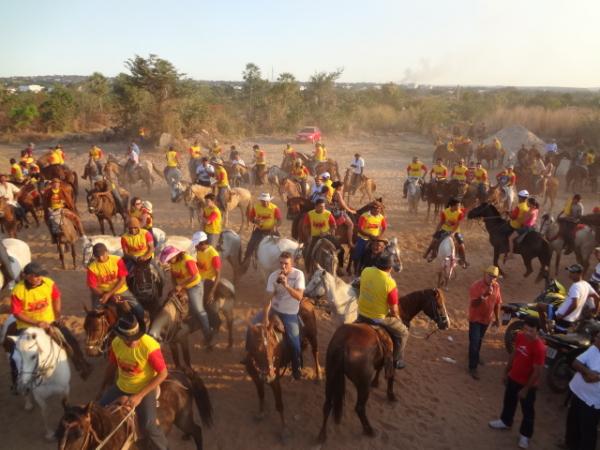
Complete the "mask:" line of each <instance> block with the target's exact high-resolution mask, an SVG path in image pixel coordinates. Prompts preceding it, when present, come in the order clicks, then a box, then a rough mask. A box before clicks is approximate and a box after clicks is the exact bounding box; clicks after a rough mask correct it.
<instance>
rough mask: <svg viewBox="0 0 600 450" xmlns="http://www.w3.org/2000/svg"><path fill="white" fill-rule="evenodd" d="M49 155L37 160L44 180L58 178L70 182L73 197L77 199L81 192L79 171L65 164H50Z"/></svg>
mask: <svg viewBox="0 0 600 450" xmlns="http://www.w3.org/2000/svg"><path fill="white" fill-rule="evenodd" d="M48 157H49V155H44V156H42V157H41V158H40V159H38V161H37V165H38V166H39V167H40V174H41V175H42V178H43V179H44V180H52V179H53V178H58V179H59V180H61V181H64V182H65V183H68V184H69V185H70V186H71V187H72V188H73V198H74V199H76V198H77V195H78V194H79V179H78V176H77V172H75V171H74V170H71V169H69V168H68V167H66V166H64V165H59V164H52V165H48Z"/></svg>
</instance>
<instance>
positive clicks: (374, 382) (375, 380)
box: [371, 285, 439, 388]
mask: <svg viewBox="0 0 600 450" xmlns="http://www.w3.org/2000/svg"><path fill="white" fill-rule="evenodd" d="M438 287H439V285H438ZM380 373H381V368H379V369H377V371H376V372H375V376H374V377H373V380H372V381H371V387H374V388H376V387H378V386H379V374H380Z"/></svg>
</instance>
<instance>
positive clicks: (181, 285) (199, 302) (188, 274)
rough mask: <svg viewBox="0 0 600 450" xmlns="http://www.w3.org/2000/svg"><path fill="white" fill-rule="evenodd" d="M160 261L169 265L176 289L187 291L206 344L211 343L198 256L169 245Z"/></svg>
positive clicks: (191, 307) (192, 313)
mask: <svg viewBox="0 0 600 450" xmlns="http://www.w3.org/2000/svg"><path fill="white" fill-rule="evenodd" d="M160 262H161V264H165V265H166V264H168V265H169V267H170V269H171V279H172V281H173V286H174V288H175V290H176V291H177V292H179V291H183V290H185V291H186V292H187V296H188V299H189V302H190V312H191V315H192V317H193V318H194V320H195V321H196V322H197V323H198V324H199V326H200V329H201V330H202V334H203V335H204V340H205V343H206V345H210V341H211V339H212V331H211V329H210V324H209V322H208V314H207V313H206V310H205V309H204V284H203V283H202V277H201V276H200V272H199V270H198V264H197V263H196V258H194V257H193V256H191V255H188V254H187V253H186V252H184V251H182V250H179V249H178V248H176V247H173V246H172V245H167V246H166V247H165V248H164V250H163V251H162V252H161V253H160Z"/></svg>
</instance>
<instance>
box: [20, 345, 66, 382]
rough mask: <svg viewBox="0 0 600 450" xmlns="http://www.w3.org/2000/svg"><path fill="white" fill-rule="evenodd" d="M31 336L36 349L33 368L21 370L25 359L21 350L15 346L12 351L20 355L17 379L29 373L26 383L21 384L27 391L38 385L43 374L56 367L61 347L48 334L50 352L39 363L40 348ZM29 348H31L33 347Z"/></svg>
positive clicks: (42, 378)
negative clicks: (57, 349) (29, 376)
mask: <svg viewBox="0 0 600 450" xmlns="http://www.w3.org/2000/svg"><path fill="white" fill-rule="evenodd" d="M30 337H31V336H30ZM31 338H32V339H33V340H34V342H35V348H36V349H37V351H36V353H35V366H34V368H33V370H31V371H25V370H23V365H24V361H25V358H24V357H23V353H22V352H21V350H19V348H18V347H15V350H14V351H16V352H18V353H19V354H20V356H21V361H20V367H19V368H18V374H17V380H22V378H23V376H24V375H31V378H30V379H29V381H28V382H27V383H26V384H25V383H23V386H24V387H25V388H26V390H27V391H32V390H33V389H35V388H36V387H38V386H40V385H41V384H42V383H43V381H44V376H46V374H47V373H48V372H49V371H51V370H52V369H54V368H56V365H57V363H58V359H59V358H60V348H61V347H60V346H59V345H58V344H55V343H53V342H52V338H51V337H50V336H48V338H49V339H50V352H49V353H48V356H47V357H46V359H44V361H42V362H41V363H40V350H41V349H42V348H41V347H40V345H39V343H38V341H37V339H35V338H33V337H31ZM53 344H54V345H53ZM56 347H58V348H59V351H56ZM31 350H33V348H32V349H31ZM17 384H18V383H17Z"/></svg>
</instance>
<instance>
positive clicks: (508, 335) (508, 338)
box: [504, 320, 525, 353]
mask: <svg viewBox="0 0 600 450" xmlns="http://www.w3.org/2000/svg"><path fill="white" fill-rule="evenodd" d="M524 325H525V322H523V321H522V320H513V321H512V322H511V323H509V324H508V326H507V327H506V330H505V331H504V348H506V351H507V352H508V353H512V352H513V350H514V349H515V336H516V335H517V333H518V332H519V331H521V330H522V329H523V326H524Z"/></svg>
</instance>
